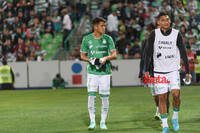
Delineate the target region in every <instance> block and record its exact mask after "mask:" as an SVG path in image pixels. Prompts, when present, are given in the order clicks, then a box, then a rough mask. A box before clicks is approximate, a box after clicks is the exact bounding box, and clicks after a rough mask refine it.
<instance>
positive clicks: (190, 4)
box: [187, 0, 197, 11]
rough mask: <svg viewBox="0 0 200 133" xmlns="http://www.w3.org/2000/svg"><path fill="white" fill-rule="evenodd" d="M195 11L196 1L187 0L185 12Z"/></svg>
mask: <svg viewBox="0 0 200 133" xmlns="http://www.w3.org/2000/svg"><path fill="white" fill-rule="evenodd" d="M196 9H197V1H196V0H188V2H187V10H188V11H191V10H193V11H195V10H196Z"/></svg>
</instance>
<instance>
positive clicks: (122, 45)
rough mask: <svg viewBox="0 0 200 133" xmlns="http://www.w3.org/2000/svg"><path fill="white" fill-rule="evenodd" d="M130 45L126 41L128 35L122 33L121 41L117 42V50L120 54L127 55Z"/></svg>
mask: <svg viewBox="0 0 200 133" xmlns="http://www.w3.org/2000/svg"><path fill="white" fill-rule="evenodd" d="M128 45H130V42H129V41H128V40H127V39H126V34H124V33H120V36H119V40H118V41H117V42H116V48H117V50H118V53H119V54H121V55H124V54H125V53H126V51H125V49H126V47H127V46H128Z"/></svg>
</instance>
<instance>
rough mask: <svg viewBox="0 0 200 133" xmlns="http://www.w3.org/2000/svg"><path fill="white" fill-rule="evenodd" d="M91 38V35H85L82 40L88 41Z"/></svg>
mask: <svg viewBox="0 0 200 133" xmlns="http://www.w3.org/2000/svg"><path fill="white" fill-rule="evenodd" d="M91 37H92V33H90V34H87V35H85V36H84V37H83V39H88V38H91Z"/></svg>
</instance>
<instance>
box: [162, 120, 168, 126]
mask: <svg viewBox="0 0 200 133" xmlns="http://www.w3.org/2000/svg"><path fill="white" fill-rule="evenodd" d="M161 121H162V124H163V128H164V127H168V123H167V118H162V119H161Z"/></svg>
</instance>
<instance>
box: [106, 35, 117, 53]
mask: <svg viewBox="0 0 200 133" xmlns="http://www.w3.org/2000/svg"><path fill="white" fill-rule="evenodd" d="M108 47H109V49H110V51H111V50H115V49H116V48H115V44H114V41H113V39H112V37H109V38H108Z"/></svg>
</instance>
